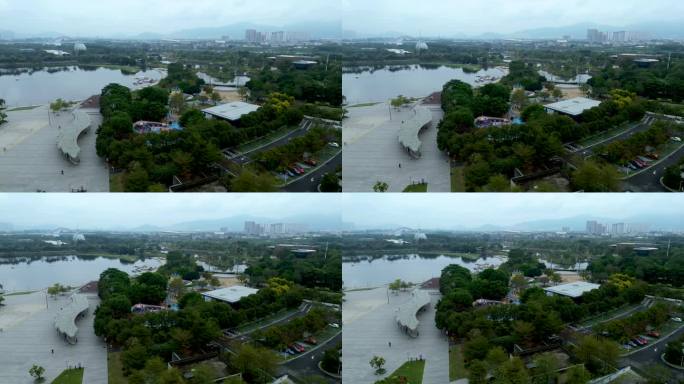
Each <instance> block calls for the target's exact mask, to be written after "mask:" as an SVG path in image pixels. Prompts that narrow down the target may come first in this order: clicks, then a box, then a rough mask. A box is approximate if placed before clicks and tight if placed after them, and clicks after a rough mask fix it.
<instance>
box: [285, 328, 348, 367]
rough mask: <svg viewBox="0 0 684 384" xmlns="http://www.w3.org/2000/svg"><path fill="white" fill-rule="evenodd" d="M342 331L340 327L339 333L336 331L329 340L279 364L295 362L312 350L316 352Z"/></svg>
mask: <svg viewBox="0 0 684 384" xmlns="http://www.w3.org/2000/svg"><path fill="white" fill-rule="evenodd" d="M341 333H342V329H340V331H339V332H337V333H335V334H334V335H333V336H332V337H330V338H328V340H326V341H324V342H322V343H318V345H317V346H315V347H313V348H311V349H309V350H308V351H306V352H304V353H302V354H301V355H297V356H295V357H293V358H292V359H289V360H285V361H282V362H280V363H278V364H280V365H283V364H287V363H291V362H293V361H295V360H297V359H299V358H300V357H304V356H307V355H308V354H310V353H311V352H314V351H316V350H318V349H320V348H321V347H323V346H324V345H326V344H328V343H329V342H330V340H332V339H334V338H336V337H337V336H339V335H340V334H341Z"/></svg>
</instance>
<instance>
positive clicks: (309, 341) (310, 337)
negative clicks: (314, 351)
mask: <svg viewBox="0 0 684 384" xmlns="http://www.w3.org/2000/svg"><path fill="white" fill-rule="evenodd" d="M304 341H306V342H307V343H309V344H313V345H316V344H318V340H316V339H315V338H314V337H313V336H309V337H307V338H306V339H305V340H304Z"/></svg>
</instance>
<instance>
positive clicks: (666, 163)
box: [625, 146, 684, 192]
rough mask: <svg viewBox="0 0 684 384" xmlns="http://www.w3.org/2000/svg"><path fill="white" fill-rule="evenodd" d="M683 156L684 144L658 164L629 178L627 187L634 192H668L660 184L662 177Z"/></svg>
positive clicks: (626, 183) (626, 182)
mask: <svg viewBox="0 0 684 384" xmlns="http://www.w3.org/2000/svg"><path fill="white" fill-rule="evenodd" d="M682 157H684V146H682V147H681V148H679V149H678V150H677V151H675V152H674V153H673V154H672V155H671V156H670V157H668V158H667V159H665V160H663V161H662V162H661V163H659V164H658V165H656V166H654V167H652V168H650V169H648V170H647V171H645V172H642V173H640V174H638V175H636V176H633V177H630V178H629V179H627V180H626V181H625V187H626V188H625V189H629V190H630V191H634V192H667V189H665V188H663V186H662V185H660V178H661V177H663V175H664V174H665V169H667V168H668V167H670V166H673V165H676V164H678V163H679V161H680V160H681V159H682Z"/></svg>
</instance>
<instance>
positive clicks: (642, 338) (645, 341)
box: [638, 336, 648, 345]
mask: <svg viewBox="0 0 684 384" xmlns="http://www.w3.org/2000/svg"><path fill="white" fill-rule="evenodd" d="M638 339H639V341H641V342H642V343H644V345H646V344H648V339H646V338H645V337H642V336H639V337H638Z"/></svg>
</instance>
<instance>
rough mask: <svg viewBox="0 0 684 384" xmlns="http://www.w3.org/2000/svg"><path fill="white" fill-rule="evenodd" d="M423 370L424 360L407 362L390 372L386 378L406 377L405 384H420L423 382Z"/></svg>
mask: <svg viewBox="0 0 684 384" xmlns="http://www.w3.org/2000/svg"><path fill="white" fill-rule="evenodd" d="M424 370H425V360H419V361H408V362H406V363H404V364H403V365H402V366H401V367H399V368H398V369H397V370H396V371H394V372H392V374H391V375H389V376H388V377H401V376H405V377H406V383H409V384H421V383H422V382H423V371H424Z"/></svg>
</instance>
